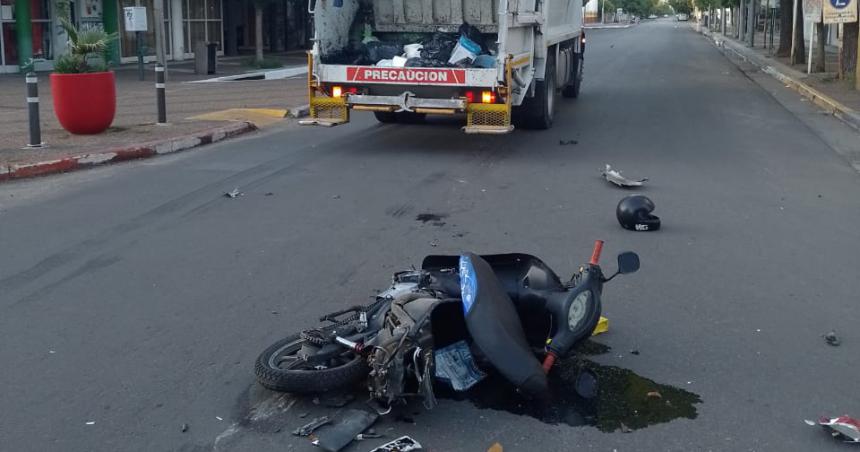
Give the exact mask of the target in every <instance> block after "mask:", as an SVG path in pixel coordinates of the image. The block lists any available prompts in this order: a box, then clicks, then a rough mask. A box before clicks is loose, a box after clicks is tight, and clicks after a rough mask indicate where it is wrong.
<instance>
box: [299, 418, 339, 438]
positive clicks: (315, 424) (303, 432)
mask: <svg viewBox="0 0 860 452" xmlns="http://www.w3.org/2000/svg"><path fill="white" fill-rule="evenodd" d="M329 422H331V419H329V417H328V416H320V417H317V418H314V420H312V421H310V422H308V423H307V424H305V425H303V426H301V427H299V428H297V429H295V430H293V435H296V436H308V435H310V434H311V433H313V432H314V430H316V429H318V428H320V427H322V426H323V425H326V424H328V423H329Z"/></svg>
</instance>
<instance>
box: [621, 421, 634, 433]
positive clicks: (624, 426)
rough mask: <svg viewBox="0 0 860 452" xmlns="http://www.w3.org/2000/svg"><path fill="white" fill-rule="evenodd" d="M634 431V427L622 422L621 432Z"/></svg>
mask: <svg viewBox="0 0 860 452" xmlns="http://www.w3.org/2000/svg"><path fill="white" fill-rule="evenodd" d="M632 431H633V429H632V428H630V427H628V426H626V425H624V423H623V422H622V423H621V433H630V432H632Z"/></svg>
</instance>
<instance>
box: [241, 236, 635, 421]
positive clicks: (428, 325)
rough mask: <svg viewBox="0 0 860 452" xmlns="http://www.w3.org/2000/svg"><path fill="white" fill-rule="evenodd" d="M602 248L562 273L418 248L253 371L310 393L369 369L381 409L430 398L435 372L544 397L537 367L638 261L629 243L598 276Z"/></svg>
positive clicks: (557, 354)
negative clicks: (408, 263) (502, 383)
mask: <svg viewBox="0 0 860 452" xmlns="http://www.w3.org/2000/svg"><path fill="white" fill-rule="evenodd" d="M602 247H603V242H602V241H600V240H598V241H597V242H595V246H594V250H593V252H592V256H591V260H590V261H589V263H588V264H587V265H584V266H582V267H580V268H579V271H578V272H576V273H574V275H573V276H572V277H571V279H570V280H568V281H567V282H562V280H561V279H560V278H559V277H558V275H556V273H555V272H553V270H552V269H550V268H549V267H548V266H547V265H546V264H545V263H544V262H542V261H541V260H540V259H538V258H537V257H535V256H531V255H528V254H496V255H483V256H479V255H476V254H472V253H464V254H462V255H460V256H427V257H426V258H425V259H424V261H423V263H422V265H421V269H420V270H408V271H402V272H398V273H396V274H395V275H394V278H393V284H392V286H391V287H390V288H389V289H387V290H385V291H383V292H382V293H380V294H378V295H377V296H376V297H375V300H374V301H373V302H371V303H370V304H367V305H362V306H353V307H350V308H348V309H344V310H341V311H338V312H334V313H331V314H327V315H325V316H323V317H321V318H320V322H324V324H323V325H322V326H320V327H317V328H312V329H308V330H304V331H302V332H300V333H298V334H294V335H291V336H289V337H286V338H284V339H282V340H280V341H278V342H276V343H274V344H272V345H271V346H270V347H268V348H267V349H266V350H265V351H263V352H262V353H261V354H260V356H259V357H258V358H257V361H256V363H255V374H256V376H257V380H258V381H259V382H260V384H262V385H263V386H265V387H266V388H269V389H272V390H276V391H283V392H293V393H316V392H325V391H330V390H333V389H338V388H342V387H345V386H349V385H351V384H354V383H356V382H358V381H359V380H361V379H362V378H367V387H368V389H369V391H370V397H371V399H372V400H373V401H374V402H375V403H376V405H377V411H379V412H380V413H381V414H384V413H386V412H388V411H389V410H390V409H391V407H392V405H394V404H396V403H398V402H403V401H405V400H407V399H409V398H412V397H421V398H423V401H424V405H425V407H427V408H428V409H429V408H432V407H433V406H435V403H436V399H435V396H434V393H433V380H434V379H438V380H442V381H447V382H448V383H450V384H451V386H452V387H453V388H454V389H455V390H458V391H463V390H466V389H468V388H469V387H471V386H472V385H474V384H476V383H477V382H478V381H479V380H480V379H481V378H482V377H483V376H484V375H485V373H484V371H483V370H489V371H492V370H495V371H497V372H499V373H500V374H501V375H502V376H503V377H504V378H505V379H506V380H508V381H509V382H510V383H512V384H513V385H514V386H515V387H516V388H517V389H518V390H519V391H520V392H521V393H522V394H524V395H526V396H527V397H530V398H533V399H537V400H542V401H549V397H550V395H549V387H548V384H547V373H548V372H549V371H550V370H551V368H552V366H553V364H554V362H555V361H556V360H557V359H559V358H563V357H565V356H566V355H567V354H568V353H569V352H570V351H571V349H572V348H573V347H574V345H576V344H577V343H578V342H579V341H582V340H583V339H586V338H588V337H589V336H590V335H591V333H592V332H593V331H594V329H595V327H596V326H597V323H598V321H599V319H600V313H601V295H602V293H603V284H604V283H605V282H608V281H609V280H611V279H612V278H614V277H615V276H616V275H618V274H625V273H633V272H635V271H637V270H638V269H639V256H638V255H637V254H636V253H634V252H630V251H628V252H624V253H621V254H619V255H618V270H617V271H616V273H615V274H613V275H612V276H610V277H608V278H607V277H605V276H604V274H603V271H602V270H601V268H600V265H599V264H598V261H599V259H600V254H601V250H602ZM539 357H540V358H541V359H539ZM482 369H483V370H482Z"/></svg>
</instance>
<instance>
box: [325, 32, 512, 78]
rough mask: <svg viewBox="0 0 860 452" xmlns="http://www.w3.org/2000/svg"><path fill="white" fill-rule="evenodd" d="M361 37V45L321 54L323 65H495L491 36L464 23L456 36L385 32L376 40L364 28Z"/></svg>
mask: <svg viewBox="0 0 860 452" xmlns="http://www.w3.org/2000/svg"><path fill="white" fill-rule="evenodd" d="M363 35H364V36H363V37H362V39H361V42H351V45H350V46H348V49H346V50H343V51H340V52H336V53H332V54H329V55H323V56H322V62H323V64H348V65H363V66H377V67H429V68H441V67H455V68H472V67H476V68H489V69H491V68H495V67H496V65H497V60H496V56H495V55H496V43H495V39H496V38H495V35H486V36H485V35H483V34H481V32H480V31H479V30H478V29H477V28H475V27H474V26H472V25H469V24H468V23H463V24H462V25H461V26H460V28H459V30H458V33H446V32H443V31H437V32H436V33H432V34H430V33H427V34H423V36H422V35H421V34H416V33H409V34H398V33H386V34H384V35H386V36H383V37H382V38H379V37H376V36H372V35H371V34H370V30H369V27H367V26H365V27H364V33H363ZM415 38H419V39H415ZM488 41H489V44H488Z"/></svg>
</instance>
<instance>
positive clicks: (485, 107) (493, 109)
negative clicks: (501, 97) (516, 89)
mask: <svg viewBox="0 0 860 452" xmlns="http://www.w3.org/2000/svg"><path fill="white" fill-rule="evenodd" d="M513 130H514V126H513V125H511V106H510V105H509V104H469V106H468V107H467V108H466V126H465V127H463V131H464V132H466V133H484V134H503V133H509V132H512V131H513Z"/></svg>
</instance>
